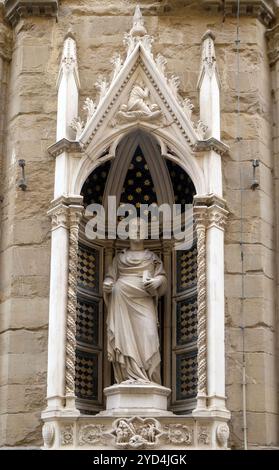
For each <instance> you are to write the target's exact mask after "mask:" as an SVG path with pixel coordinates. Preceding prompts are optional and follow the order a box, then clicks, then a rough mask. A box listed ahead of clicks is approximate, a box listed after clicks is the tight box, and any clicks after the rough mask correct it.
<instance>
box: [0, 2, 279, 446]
mask: <svg viewBox="0 0 279 470" xmlns="http://www.w3.org/2000/svg"><path fill="white" fill-rule="evenodd" d="M136 3H137V2H136V1H128V0H106V1H103V0H90V1H89V0H83V1H76V0H67V1H66V0H64V1H61V2H60V10H59V17H58V22H56V21H55V19H53V18H35V17H29V18H26V19H22V20H21V21H20V22H19V24H18V25H17V26H16V27H15V28H14V31H13V52H12V62H11V66H10V80H9V94H8V113H7V129H6V136H7V139H6V145H5V154H4V158H3V177H2V181H1V183H2V191H1V193H2V195H4V200H3V204H2V219H1V226H2V238H1V252H0V254H1V258H0V261H1V264H0V292H1V302H2V304H1V316H0V332H1V335H0V338H1V352H2V360H1V374H0V375H1V397H2V405H1V409H2V413H3V415H2V417H1V419H2V432H1V433H0V434H1V436H2V437H1V439H2V440H1V441H0V445H9V446H15V445H40V443H41V429H40V412H41V410H42V409H43V408H44V406H45V395H46V369H47V323H48V289H49V261H50V260H49V258H50V243H49V241H50V232H49V231H50V222H49V220H48V217H47V215H46V212H47V209H48V206H49V202H50V200H51V199H52V194H53V181H54V162H53V160H52V159H51V158H50V157H49V155H48V153H47V147H48V146H49V145H50V144H52V143H53V142H54V141H55V128H56V89H55V82H56V78H57V73H58V67H59V60H60V55H61V51H62V45H63V39H64V35H65V33H66V32H67V31H68V29H69V28H71V30H72V32H73V34H74V35H75V37H76V40H77V46H78V58H79V71H80V79H81V87H82V89H81V102H82V101H83V98H85V97H86V96H92V97H94V92H95V90H94V83H95V81H96V78H97V77H98V75H100V74H109V73H110V71H111V66H110V59H111V57H112V55H113V54H114V53H115V51H119V52H122V53H124V47H123V43H122V40H123V33H124V32H125V31H128V30H129V29H130V27H131V16H132V14H133V10H134V6H135V4H136ZM174 3H175V4H176V5H177V6H176V7H173V8H171V9H168V10H167V11H165V12H164V10H162V9H161V8H160V9H159V10H156V7H157V6H158V5H159V4H160V6H161V2H156V1H154V2H152V1H149V0H144V1H142V2H141V6H142V7H143V8H142V11H143V14H144V15H145V16H146V27H147V30H148V32H149V33H150V34H152V35H154V36H155V38H156V42H155V44H154V50H155V53H157V52H161V53H163V54H164V55H165V57H166V58H167V59H168V68H169V70H170V71H173V72H175V73H176V74H178V75H179V76H180V78H181V89H182V94H185V96H188V97H190V98H192V99H193V101H194V103H195V104H196V111H197V108H198V101H197V98H198V95H197V91H196V84H197V79H198V73H199V66H200V52H201V37H202V35H203V34H204V32H205V31H206V30H207V29H209V28H210V29H211V30H212V31H213V32H214V33H215V35H216V52H217V57H218V64H219V70H220V77H221V82H222V87H223V88H222V138H223V140H224V142H225V143H227V144H228V145H230V147H231V151H230V154H229V155H228V156H227V157H224V159H223V172H224V197H225V198H226V199H227V202H228V208H229V210H230V213H231V214H230V219H229V223H228V227H227V233H226V246H225V269H226V283H225V293H226V364H227V396H228V408H229V409H230V411H232V423H231V430H232V435H231V445H232V446H233V447H241V446H242V437H243V433H242V411H241V410H242V387H241V380H242V370H241V366H242V353H241V351H242V330H241V328H240V326H241V324H242V319H241V318H240V297H241V256H240V244H239V243H240V238H241V234H240V187H241V186H242V187H243V188H244V191H243V193H242V194H243V203H244V204H243V215H244V223H243V228H244V233H243V240H244V268H245V279H244V289H245V301H244V319H245V326H246V328H245V350H246V352H247V353H246V360H247V382H248V385H247V409H248V413H247V416H248V440H249V444H250V446H264V445H271V444H276V442H277V439H278V437H277V425H278V415H277V414H276V413H277V397H276V380H277V375H276V370H275V300H274V286H275V263H274V259H275V256H274V255H275V251H274V250H275V244H274V203H273V201H274V196H273V177H272V172H273V153H272V139H271V130H272V121H271V103H270V91H271V90H270V89H271V84H270V73H269V66H268V59H267V53H266V45H265V36H264V33H265V28H264V26H263V25H262V24H261V23H260V22H259V21H258V20H256V19H255V18H247V17H244V18H241V29H240V33H241V47H240V51H241V54H240V66H241V70H240V88H241V116H240V124H241V126H240V127H241V137H242V138H243V140H242V141H241V143H240V145H239V146H240V151H239V155H238V150H237V144H236V140H235V139H236V137H237V128H236V122H237V121H236V112H235V110H236V96H235V90H236V50H235V43H234V41H235V39H236V21H235V19H233V18H226V20H225V21H223V20H224V19H223V15H222V13H220V12H219V13H215V14H213V13H206V12H205V11H204V10H203V9H201V8H199V7H198V6H197V2H192V3H195V5H196V6H195V8H193V5H192V6H191V5H190V6H187V5H186V6H185V7H183V6H182V4H183V2H174ZM186 3H187V2H186ZM158 11H159V13H158ZM19 158H24V159H25V160H26V174H27V183H28V189H27V191H26V192H22V191H21V190H19V189H18V188H17V186H16V182H17V179H18V178H19V176H20V174H19V169H18V165H17V161H18V159H19ZM253 158H258V159H259V160H260V162H261V164H260V169H259V174H258V177H259V180H260V189H258V190H256V191H255V192H253V191H252V190H251V189H250V184H251V180H252V166H251V159H253ZM240 166H241V169H242V172H243V178H242V185H241V184H240Z"/></svg>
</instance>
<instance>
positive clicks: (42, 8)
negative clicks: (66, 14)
mask: <svg viewBox="0 0 279 470" xmlns="http://www.w3.org/2000/svg"><path fill="white" fill-rule="evenodd" d="M58 3H59V0H34V1H33V0H5V2H4V7H5V18H6V20H7V21H8V22H9V23H10V24H11V25H12V26H15V25H16V24H17V22H18V21H19V20H20V18H21V17H26V16H57V12H58Z"/></svg>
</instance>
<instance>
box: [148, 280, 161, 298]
mask: <svg viewBox="0 0 279 470" xmlns="http://www.w3.org/2000/svg"><path fill="white" fill-rule="evenodd" d="M160 285H161V279H158V278H156V277H154V278H152V279H148V280H147V281H146V282H145V283H144V287H145V289H146V290H148V291H150V292H151V293H152V295H156V290H157V289H158V287H160Z"/></svg>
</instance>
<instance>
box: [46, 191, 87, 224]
mask: <svg viewBox="0 0 279 470" xmlns="http://www.w3.org/2000/svg"><path fill="white" fill-rule="evenodd" d="M82 201H83V198H82V196H72V197H65V196H61V197H59V198H57V199H54V200H53V201H52V202H51V204H50V208H49V210H48V213H47V214H48V215H49V217H51V222H52V229H53V230H55V229H56V228H58V227H64V228H67V229H68V228H69V227H70V226H72V225H78V224H79V223H80V219H81V217H82V214H83V211H84V207H83V205H82Z"/></svg>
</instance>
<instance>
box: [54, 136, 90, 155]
mask: <svg viewBox="0 0 279 470" xmlns="http://www.w3.org/2000/svg"><path fill="white" fill-rule="evenodd" d="M48 152H49V154H50V155H51V156H52V157H58V155H61V153H63V152H69V153H80V152H82V147H81V144H80V142H76V141H71V140H68V139H61V140H59V141H58V142H56V143H55V144H53V145H51V146H50V147H49V148H48Z"/></svg>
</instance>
